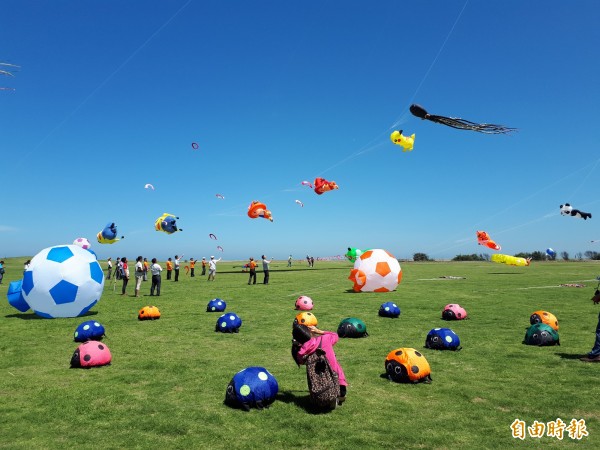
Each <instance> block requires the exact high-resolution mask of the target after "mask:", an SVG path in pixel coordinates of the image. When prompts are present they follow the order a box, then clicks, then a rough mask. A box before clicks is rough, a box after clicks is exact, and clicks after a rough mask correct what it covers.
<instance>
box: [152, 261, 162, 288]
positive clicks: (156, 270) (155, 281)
mask: <svg viewBox="0 0 600 450" xmlns="http://www.w3.org/2000/svg"><path fill="white" fill-rule="evenodd" d="M161 272H162V267H161V266H160V264H158V263H157V262H156V258H152V265H151V266H150V273H151V274H152V286H151V287H150V295H154V289H156V296H159V295H160V273H161Z"/></svg>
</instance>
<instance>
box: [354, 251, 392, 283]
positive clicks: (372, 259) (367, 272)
mask: <svg viewBox="0 0 600 450" xmlns="http://www.w3.org/2000/svg"><path fill="white" fill-rule="evenodd" d="M348 279H349V280H350V281H352V282H353V283H354V287H353V289H354V291H356V292H390V291H393V290H394V289H396V287H397V286H398V284H400V281H401V280H402V269H401V268H400V263H399V262H398V260H397V259H396V258H395V257H394V255H392V254H391V253H388V252H386V251H385V250H382V249H378V248H377V249H373V250H367V251H366V252H364V253H363V254H361V255H360V256H359V257H358V258H356V262H355V263H354V269H352V270H351V271H350V276H349V277H348Z"/></svg>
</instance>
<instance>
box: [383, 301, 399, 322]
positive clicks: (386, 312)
mask: <svg viewBox="0 0 600 450" xmlns="http://www.w3.org/2000/svg"><path fill="white" fill-rule="evenodd" d="M379 315H380V316H381V317H391V318H392V319H395V318H397V317H400V307H399V306H398V305H396V304H395V303H394V302H385V303H383V304H382V305H381V306H380V307H379Z"/></svg>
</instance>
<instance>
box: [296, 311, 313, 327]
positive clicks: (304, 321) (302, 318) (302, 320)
mask: <svg viewBox="0 0 600 450" xmlns="http://www.w3.org/2000/svg"><path fill="white" fill-rule="evenodd" d="M294 323H299V324H300V325H306V326H307V327H316V326H317V317H316V316H315V315H314V314H313V313H311V312H301V313H300V314H298V315H297V316H296V318H295V319H294Z"/></svg>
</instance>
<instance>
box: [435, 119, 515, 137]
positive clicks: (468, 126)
mask: <svg viewBox="0 0 600 450" xmlns="http://www.w3.org/2000/svg"><path fill="white" fill-rule="evenodd" d="M427 120H431V121H432V122H437V123H441V124H444V125H447V126H449V127H452V128H458V129H460V130H472V131H478V132H480V133H485V134H507V133H510V132H512V131H515V130H516V128H509V127H505V126H503V125H495V124H493V123H475V122H471V121H469V120H466V119H461V118H458V117H444V116H432V115H429V116H428V117H427Z"/></svg>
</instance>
